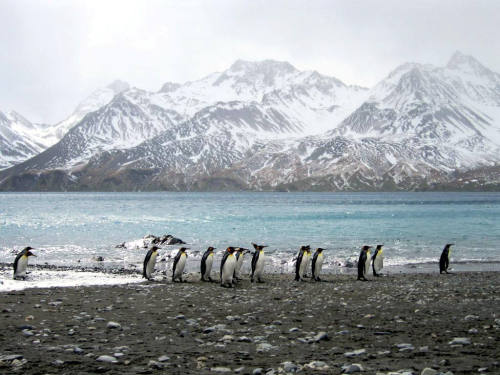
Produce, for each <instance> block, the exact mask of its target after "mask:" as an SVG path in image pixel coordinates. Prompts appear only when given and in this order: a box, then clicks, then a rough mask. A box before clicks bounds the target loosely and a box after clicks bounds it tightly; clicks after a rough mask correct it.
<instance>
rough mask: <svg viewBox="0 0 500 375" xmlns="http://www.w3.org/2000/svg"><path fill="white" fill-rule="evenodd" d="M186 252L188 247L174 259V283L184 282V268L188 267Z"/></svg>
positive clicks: (183, 248) (180, 251)
mask: <svg viewBox="0 0 500 375" xmlns="http://www.w3.org/2000/svg"><path fill="white" fill-rule="evenodd" d="M186 250H189V249H188V248H187V247H181V248H180V249H179V251H178V252H177V255H176V256H175V258H174V268H173V269H172V282H175V280H176V279H179V281H180V282H182V272H184V267H186V258H187V254H186Z"/></svg>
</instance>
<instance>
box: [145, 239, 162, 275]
mask: <svg viewBox="0 0 500 375" xmlns="http://www.w3.org/2000/svg"><path fill="white" fill-rule="evenodd" d="M158 250H159V247H157V246H153V247H152V248H151V249H149V251H148V252H147V254H146V257H145V258H144V267H143V269H142V277H143V278H145V279H148V280H151V279H152V277H151V275H152V274H153V272H154V270H155V264H156V257H157V256H158Z"/></svg>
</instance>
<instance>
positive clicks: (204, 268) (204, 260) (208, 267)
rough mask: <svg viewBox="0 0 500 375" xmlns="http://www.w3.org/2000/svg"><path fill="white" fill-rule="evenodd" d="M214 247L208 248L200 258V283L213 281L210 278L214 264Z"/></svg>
mask: <svg viewBox="0 0 500 375" xmlns="http://www.w3.org/2000/svg"><path fill="white" fill-rule="evenodd" d="M214 250H215V247H212V246H210V247H209V248H208V249H207V250H206V251H205V253H204V254H203V256H202V257H201V281H213V280H212V278H211V277H210V272H212V265H213V263H214Z"/></svg>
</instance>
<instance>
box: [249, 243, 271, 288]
mask: <svg viewBox="0 0 500 375" xmlns="http://www.w3.org/2000/svg"><path fill="white" fill-rule="evenodd" d="M252 245H253V247H254V249H255V251H254V253H253V256H252V276H251V278H250V280H251V281H252V283H253V281H254V279H255V278H256V279H257V282H259V283H263V281H262V278H261V277H262V274H263V273H264V265H265V262H266V257H265V254H264V248H265V247H267V246H264V245H257V244H254V243H253V244H252Z"/></svg>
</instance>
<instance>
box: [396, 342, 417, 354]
mask: <svg viewBox="0 0 500 375" xmlns="http://www.w3.org/2000/svg"><path fill="white" fill-rule="evenodd" d="M396 347H397V348H398V349H399V351H400V352H409V351H412V350H413V349H415V347H414V346H413V345H412V344H408V343H403V344H397V345H396Z"/></svg>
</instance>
